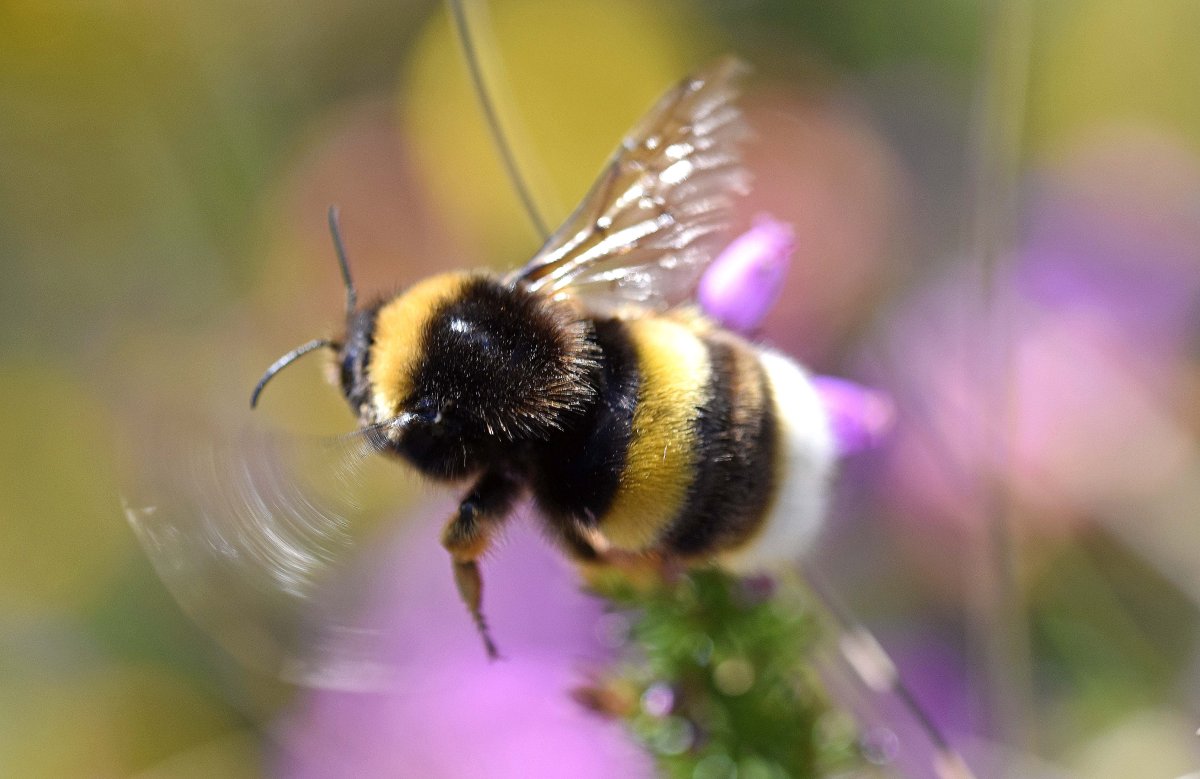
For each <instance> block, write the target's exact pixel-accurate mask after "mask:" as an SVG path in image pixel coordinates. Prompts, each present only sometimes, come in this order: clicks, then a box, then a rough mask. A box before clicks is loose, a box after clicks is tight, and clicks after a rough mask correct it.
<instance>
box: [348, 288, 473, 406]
mask: <svg viewBox="0 0 1200 779" xmlns="http://www.w3.org/2000/svg"><path fill="white" fill-rule="evenodd" d="M470 278H471V277H470V276H469V275H468V274H465V273H443V274H441V275H439V276H433V277H431V278H428V279H425V280H424V281H421V282H419V283H417V284H416V285H414V286H412V287H410V288H409V289H408V290H406V291H405V292H403V293H402V294H400V295H398V296H396V297H395V298H392V300H390V301H388V302H387V303H385V304H384V305H383V306H382V307H381V308H380V309H379V312H378V313H377V314H376V316H375V340H374V343H373V344H372V345H371V362H370V367H369V368H368V371H369V373H370V376H371V386H372V389H373V392H374V394H373V395H372V399H371V400H372V403H373V405H374V406H375V413H376V415H377V416H378V418H379V419H389V418H391V417H394V416H396V415H397V414H398V413H399V412H400V404H401V403H403V402H404V399H405V398H407V397H408V395H409V394H410V393H411V392H412V389H413V380H414V374H415V373H416V369H417V361H418V360H419V359H420V356H421V349H422V345H421V339H422V337H423V334H424V332H425V326H426V325H427V324H428V322H429V318H430V316H431V315H432V314H433V313H434V312H435V311H436V310H437V309H438V308H439V307H440V306H441V305H442V304H443V303H446V302H447V301H449V300H450V299H451V298H453V297H454V296H455V295H457V294H458V293H459V292H460V291H461V290H462V288H463V285H465V284H466V283H467V282H468V281H469V280H470Z"/></svg>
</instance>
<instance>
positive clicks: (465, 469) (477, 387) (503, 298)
mask: <svg viewBox="0 0 1200 779" xmlns="http://www.w3.org/2000/svg"><path fill="white" fill-rule="evenodd" d="M329 225H330V230H331V232H332V233H333V240H334V246H335V247H336V249H337V254H338V261H339V263H340V264H341V269H342V277H343V279H344V281H345V284H346V332H345V335H344V336H343V337H342V338H341V339H340V340H336V341H335V340H330V339H324V338H318V339H316V340H313V341H310V342H308V343H306V344H304V345H303V346H300V347H297V348H296V349H293V350H292V351H290V352H288V353H287V354H285V355H284V356H283V357H280V358H279V359H278V360H276V361H275V363H274V364H273V365H271V367H270V368H268V369H267V372H266V373H265V374H264V375H263V377H262V379H261V380H260V381H259V382H258V385H257V386H256V387H255V388H254V392H253V394H252V395H251V398H250V405H251V407H253V406H254V405H255V404H256V403H257V401H258V397H259V394H260V393H261V392H262V390H263V387H265V386H266V384H267V382H268V381H270V380H271V378H272V377H273V376H274V375H275V374H276V373H278V372H279V371H281V370H282V369H283V368H285V367H286V366H288V365H290V364H291V363H292V362H293V361H295V360H296V359H297V358H299V357H301V356H303V355H305V354H308V353H309V352H311V351H315V350H317V349H331V350H333V352H334V353H335V360H334V364H333V367H334V371H333V374H334V376H333V378H334V381H335V383H336V384H337V385H338V387H339V388H340V389H341V391H342V394H343V395H344V396H345V398H346V401H347V403H349V405H350V408H351V410H352V411H354V413H355V414H357V416H358V420H359V424H360V425H361V426H362V427H363V428H364V429H370V430H371V431H372V435H371V440H372V442H373V443H375V444H376V445H377V446H378V447H380V448H381V449H384V450H386V451H390V452H392V453H394V454H398V455H400V456H402V457H404V458H405V459H407V460H408V461H409V462H411V463H412V464H413V465H415V466H416V467H417V468H419V469H420V470H422V471H423V472H425V473H426V474H428V475H430V476H435V477H444V478H457V477H460V476H465V475H468V474H470V473H472V472H474V471H476V470H478V469H480V468H481V467H483V466H484V465H486V464H487V463H488V462H490V461H492V460H494V459H495V458H497V457H503V456H505V455H506V453H511V451H512V447H513V446H514V445H519V444H520V443H522V442H526V441H536V440H546V439H548V438H549V437H551V436H552V435H554V433H555V432H556V431H558V430H561V429H563V428H564V427H565V426H566V425H567V423H568V421H569V419H570V417H572V416H573V415H577V414H580V413H582V411H583V409H584V408H585V407H586V406H587V405H588V402H589V401H590V399H591V398H592V396H593V395H594V394H595V386H594V382H595V379H594V373H595V369H596V358H595V355H596V346H595V343H594V341H593V339H592V337H591V330H590V325H589V324H588V323H587V320H586V319H585V318H583V317H582V316H580V315H579V314H578V313H577V312H576V311H575V309H574V307H573V306H572V305H571V304H570V303H567V302H562V301H555V300H552V299H550V298H549V297H547V296H545V295H542V294H539V293H535V292H531V291H530V290H528V289H527V288H525V287H524V286H521V285H512V284H507V283H505V282H502V281H499V280H497V279H495V278H492V277H490V276H486V275H479V274H469V273H447V274H443V275H439V276H433V277H431V278H428V279H425V280H424V281H421V282H419V283H417V284H415V285H414V286H412V287H411V288H409V289H408V290H406V291H405V292H403V293H401V294H400V295H397V296H395V297H393V298H391V299H390V300H384V301H382V302H379V303H376V304H373V305H369V306H364V307H363V308H361V309H360V308H358V306H357V296H356V294H355V290H354V285H353V283H352V281H351V279H350V270H349V265H348V263H347V261H346V254H345V250H344V249H343V246H342V240H341V235H340V232H339V230H338V224H337V212H336V211H335V210H334V209H330V212H329Z"/></svg>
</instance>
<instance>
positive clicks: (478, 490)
mask: <svg viewBox="0 0 1200 779" xmlns="http://www.w3.org/2000/svg"><path fill="white" fill-rule="evenodd" d="M523 487H524V484H523V483H522V482H521V480H520V479H518V478H517V477H516V476H515V475H514V474H512V473H511V472H509V471H507V470H502V469H492V470H490V471H487V472H486V473H484V474H483V476H481V477H480V478H479V481H478V482H476V483H475V486H474V488H472V489H471V491H470V492H469V493H467V496H466V497H465V498H463V500H462V503H460V504H459V506H458V511H457V512H456V513H455V515H454V516H453V517H451V518H450V521H449V522H447V523H446V528H445V530H443V531H442V546H444V547H446V550H447V551H448V552H450V557H451V559H453V561H454V583H455V584H457V585H458V594H459V595H460V596H462V599H463V603H465V604H466V605H467V609H469V610H470V612H471V618H472V619H474V620H475V626H476V627H477V628H479V635H480V636H481V637H482V638H483V645H484V648H485V649H487V653H488V657H489V658H491V659H493V660H495V659H496V658H497V657H499V653H498V652H497V651H496V645H495V643H493V641H492V636H491V633H490V632H489V631H488V627H487V622H486V621H485V620H484V618H483V609H482V607H481V604H482V602H483V577H482V576H481V575H480V573H479V562H478V561H479V558H480V557H482V556H483V555H484V553H485V552H487V550H488V547H489V546H490V545H491V542H492V536H493V534H494V533H495V531H496V529H497V528H499V527H500V525H501V524H502V523H503V522H504V520H505V519H507V518H508V514H509V512H510V511H511V510H512V505H513V503H514V502H515V501H516V499H517V497H518V496H519V495H520V494H521V490H522V489H523Z"/></svg>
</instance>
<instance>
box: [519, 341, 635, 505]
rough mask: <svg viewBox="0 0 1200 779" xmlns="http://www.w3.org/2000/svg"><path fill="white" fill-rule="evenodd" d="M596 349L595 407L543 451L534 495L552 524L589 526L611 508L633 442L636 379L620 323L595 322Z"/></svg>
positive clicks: (629, 343)
mask: <svg viewBox="0 0 1200 779" xmlns="http://www.w3.org/2000/svg"><path fill="white" fill-rule="evenodd" d="M593 325H594V334H593V336H594V338H595V340H596V344H597V345H598V346H599V347H600V353H601V357H600V367H599V369H598V373H597V379H596V381H597V393H596V401H595V404H594V405H593V406H592V407H591V408H589V409H588V410H587V412H586V414H584V415H583V416H582V417H580V418H579V420H578V422H577V423H576V424H574V425H573V426H572V427H571V429H570V430H567V431H565V432H564V433H563V434H562V436H561V437H559V438H557V439H555V441H553V442H552V443H551V444H550V445H548V446H546V447H545V449H544V450H543V452H542V454H541V457H542V461H541V462H540V463H539V466H540V467H539V468H538V473H537V475H536V479H537V481H536V483H535V485H534V493H535V496H536V498H537V501H538V504H539V508H541V510H542V512H543V513H544V514H546V516H547V517H548V518H550V519H552V520H558V521H563V520H570V519H575V520H578V521H579V522H581V523H583V524H585V525H591V526H594V525H595V523H596V519H597V518H598V517H602V516H604V514H605V512H607V511H608V509H609V506H611V505H612V502H613V498H614V497H615V496H616V493H617V489H618V487H619V486H620V478H621V472H622V471H623V470H624V468H625V459H626V454H627V453H628V451H629V442H630V441H631V440H632V437H633V413H634V410H635V409H636V408H637V397H638V388H639V386H640V384H641V374H640V372H639V370H638V360H637V354H636V352H635V351H634V347H633V343H632V341H631V340H630V336H629V332H628V330H627V328H626V326H625V324H624V323H623V322H621V321H619V320H616V319H603V320H597V321H595V322H594V323H593Z"/></svg>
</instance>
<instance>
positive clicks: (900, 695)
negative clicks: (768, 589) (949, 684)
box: [800, 567, 975, 779]
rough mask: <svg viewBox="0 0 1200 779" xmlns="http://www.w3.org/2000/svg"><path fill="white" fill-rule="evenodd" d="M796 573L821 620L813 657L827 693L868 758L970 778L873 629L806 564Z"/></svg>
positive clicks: (893, 767) (889, 767)
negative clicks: (853, 725) (852, 725)
mask: <svg viewBox="0 0 1200 779" xmlns="http://www.w3.org/2000/svg"><path fill="white" fill-rule="evenodd" d="M800 578H801V580H802V581H803V586H804V587H805V589H806V590H807V591H808V593H809V595H810V596H811V598H812V601H811V606H812V608H813V609H814V611H815V612H816V613H818V614H820V615H821V616H822V618H823V620H824V622H825V625H826V631H825V634H824V636H823V639H822V642H821V646H820V647H818V652H817V653H816V654H815V655H814V660H815V661H816V663H817V667H818V670H819V672H820V674H821V676H822V678H823V679H824V681H825V684H826V686H827V687H828V689H829V692H830V694H831V695H832V696H833V697H834V698H835V699H836V700H837V702H838V704H839V705H840V706H841V707H843V708H844V709H846V710H847V711H849V712H850V713H851V714H852V716H853V717H854V719H855V720H856V721H857V722H858V723H859V727H860V729H861V734H860V740H861V742H862V749H863V753H864V755H865V756H866V757H867V758H868V761H869V762H871V763H873V764H874V765H877V766H879V767H880V768H881V769H885V770H886V771H887V773H888V775H894V774H897V773H898V774H899V775H901V776H932V777H936V779H974V777H975V774H974V773H973V772H972V771H971V768H970V767H969V766H968V764H967V762H966V760H965V759H964V758H963V756H962V755H961V754H960V753H959V752H958V751H957V749H956V748H955V746H954V745H953V744H952V743H951V742H950V741H949V739H948V738H947V737H946V736H945V735H944V734H943V733H942V731H941V729H940V728H939V727H938V725H937V724H936V723H935V722H934V720H933V718H932V716H931V715H930V713H929V712H928V711H927V710H926V709H925V707H924V706H922V705H921V703H920V702H919V701H918V700H917V698H916V697H915V696H914V694H913V692H912V691H911V690H910V689H909V687H908V686H907V684H905V682H904V680H903V679H902V678H901V676H900V674H899V672H898V670H897V668H896V665H895V663H894V662H893V661H892V658H891V657H890V656H889V655H888V653H887V651H886V650H884V648H883V646H882V645H881V644H880V643H879V641H878V640H877V639H876V638H875V636H874V634H872V633H871V631H870V630H868V629H867V628H866V627H865V626H864V625H862V624H861V623H860V622H859V621H858V620H857V619H855V618H854V616H853V615H852V614H851V613H850V612H849V611H848V610H847V609H846V607H845V606H844V605H843V604H842V603H841V601H840V600H839V599H838V598H837V597H836V596H835V595H834V593H833V590H831V589H830V588H829V587H828V586H827V585H826V584H825V582H824V581H823V580H822V578H821V577H820V576H819V575H817V574H816V572H815V571H814V570H812V569H811V567H809V568H806V570H805V572H804V574H803V575H802V576H801V577H800Z"/></svg>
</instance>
